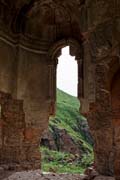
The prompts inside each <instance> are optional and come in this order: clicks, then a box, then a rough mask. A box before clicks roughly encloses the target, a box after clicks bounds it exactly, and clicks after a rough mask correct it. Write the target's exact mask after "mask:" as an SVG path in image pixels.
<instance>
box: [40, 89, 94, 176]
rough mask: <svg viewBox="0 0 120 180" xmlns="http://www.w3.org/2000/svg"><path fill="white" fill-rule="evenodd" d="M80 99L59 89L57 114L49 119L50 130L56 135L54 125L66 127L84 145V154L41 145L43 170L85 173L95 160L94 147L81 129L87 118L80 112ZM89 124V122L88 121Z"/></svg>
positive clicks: (73, 137) (77, 141)
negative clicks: (60, 150)
mask: <svg viewBox="0 0 120 180" xmlns="http://www.w3.org/2000/svg"><path fill="white" fill-rule="evenodd" d="M79 107H80V103H79V101H78V99H77V98H76V97H74V96H71V95H69V94H67V93H65V92H63V91H61V90H59V89H58V90H57V108H56V116H55V117H51V118H50V121H49V130H50V131H51V132H52V134H53V135H54V136H55V135H56V134H55V132H54V127H56V128H58V129H65V130H66V131H67V133H68V134H69V135H70V136H71V138H72V139H73V140H74V142H75V143H77V144H78V145H80V148H81V146H82V156H81V155H77V157H76V155H73V154H70V153H65V152H59V151H53V150H50V149H48V148H47V147H41V152H42V169H43V171H46V172H48V171H53V172H57V173H66V172H67V173H83V172H84V170H85V169H86V168H87V167H88V166H90V164H91V163H92V162H93V159H94V158H93V147H92V144H91V142H89V141H87V140H86V138H85V136H84V133H83V132H82V131H81V127H80V126H81V122H86V119H85V118H84V117H83V116H82V115H81V114H80V112H79ZM86 124H87V123H86Z"/></svg>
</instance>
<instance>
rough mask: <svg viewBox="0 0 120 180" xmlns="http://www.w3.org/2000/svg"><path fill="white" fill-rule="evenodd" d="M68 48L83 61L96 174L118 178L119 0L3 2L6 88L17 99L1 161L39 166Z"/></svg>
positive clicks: (1, 53) (0, 35) (0, 58)
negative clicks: (63, 52)
mask: <svg viewBox="0 0 120 180" xmlns="http://www.w3.org/2000/svg"><path fill="white" fill-rule="evenodd" d="M61 39H63V40H61ZM73 39H74V40H73ZM76 42H77V43H76ZM67 45H70V53H71V54H72V55H74V56H76V59H77V60H78V81H79V82H78V91H79V92H78V96H79V99H81V102H82V108H81V109H82V110H84V113H85V115H87V117H88V122H89V126H90V129H91V133H92V136H93V139H94V144H95V145H94V153H95V166H96V169H97V170H98V172H99V173H101V174H104V175H115V176H116V178H117V177H118V178H119V176H120V171H119V169H120V154H119V151H120V141H119V136H120V134H119V125H120V123H119V117H118V118H117V120H116V118H115V117H114V115H115V114H114V113H113V111H112V103H111V99H112V96H113V95H114V94H112V93H111V88H112V87H111V86H112V85H113V84H112V80H113V77H114V75H115V74H116V73H117V72H118V71H119V69H120V64H119V57H120V1H115V0H107V1H106V0H101V1H96V0H86V1H83V0H62V1H59V0H58V1H56V0H46V1H39V0H32V1H27V0H16V1H15V0H13V1H10V0H0V90H1V92H2V93H3V94H4V93H9V94H10V96H12V97H15V99H16V101H14V100H13V99H10V102H9V103H8V102H7V103H5V104H6V107H7V109H8V110H6V111H5V112H4V110H3V113H2V115H4V118H3V119H2V120H0V121H1V122H0V152H1V153H0V160H1V161H4V162H6V164H8V163H9V162H14V161H16V162H17V163H18V164H19V165H21V166H22V167H23V168H24V169H26V168H28V169H32V168H38V166H39V161H40V157H39V154H38V151H37V149H38V146H39V141H40V139H41V136H42V133H43V131H44V130H45V129H46V128H47V126H48V120H49V115H52V114H54V113H55V101H56V94H55V93H56V90H55V89H56V66H57V57H58V56H59V55H60V50H61V48H62V47H64V46H67ZM117 83H119V82H117ZM117 87H118V89H117V91H116V93H117V95H118V96H119V93H118V92H119V91H120V90H119V86H117ZM19 99H21V100H22V101H23V109H24V110H23V109H21V105H20V104H19V103H18V101H19ZM113 99H114V98H113ZM117 99H118V100H119V97H118V98H117ZM5 101H7V100H6V98H5ZM1 102H3V101H1ZM14 103H15V107H14ZM16 103H18V104H19V105H20V106H19V105H18V104H16ZM1 105H2V104H1ZM118 105H119V102H118V103H117V104H115V106H118ZM2 106H3V105H2ZM17 107H18V108H20V109H19V110H18V111H16V112H14V108H15V109H16V108H17ZM4 108H5V107H4ZM116 108H117V107H115V109H116ZM11 112H12V113H11ZM23 112H24V113H25V119H24V118H23V117H22V113H23ZM118 115H119V114H118ZM115 116H116V115H115ZM113 119H114V123H113ZM14 121H15V123H13V122H14ZM3 122H5V123H6V124H7V125H6V126H5V127H4V128H3V127H2V126H3V125H1V124H3ZM19 123H20V124H19ZM24 123H25V132H24V138H25V140H23V139H24V138H23V135H21V134H22V131H23V129H24V128H23V127H22V126H21V125H23V124H24ZM116 125H117V128H116V127H114V126H116ZM5 128H6V130H5ZM3 129H4V130H5V134H4V133H3V132H2V131H3ZM20 129H22V130H21V131H19V130H20ZM9 136H11V138H8V137H9ZM13 136H14V137H13ZM3 137H4V138H3ZM114 140H115V141H114ZM3 142H4V144H6V146H4V148H3V144H2V143H3ZM10 142H11V143H10ZM10 144H12V145H13V146H11V145H10ZM15 146H16V148H14V147H15ZM23 147H24V148H23ZM3 149H4V151H3ZM19 152H24V153H23V154H22V156H20V155H19V154H20V153H19ZM25 156H26V157H25ZM22 158H23V159H22ZM24 159H27V162H28V163H27V162H26V161H24ZM16 162H15V163H16Z"/></svg>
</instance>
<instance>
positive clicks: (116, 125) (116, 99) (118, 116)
mask: <svg viewBox="0 0 120 180" xmlns="http://www.w3.org/2000/svg"><path fill="white" fill-rule="evenodd" d="M111 97H112V114H113V116H112V123H113V131H114V133H113V134H114V137H113V140H114V142H113V143H114V154H115V157H114V173H115V175H116V176H119V177H120V170H119V167H120V160H119V156H120V139H119V137H120V70H119V71H118V72H117V73H116V74H115V76H114V78H113V81H112V86H111Z"/></svg>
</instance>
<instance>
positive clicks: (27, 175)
mask: <svg viewBox="0 0 120 180" xmlns="http://www.w3.org/2000/svg"><path fill="white" fill-rule="evenodd" d="M0 180H115V178H113V177H105V176H99V175H97V176H96V177H90V176H87V175H79V174H56V173H43V172H41V171H40V170H35V171H22V172H14V171H4V170H2V169H0Z"/></svg>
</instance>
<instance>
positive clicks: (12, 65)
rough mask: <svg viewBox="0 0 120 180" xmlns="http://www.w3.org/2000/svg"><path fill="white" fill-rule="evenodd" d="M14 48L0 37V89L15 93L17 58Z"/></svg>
mask: <svg viewBox="0 0 120 180" xmlns="http://www.w3.org/2000/svg"><path fill="white" fill-rule="evenodd" d="M16 56H17V54H16V48H15V46H14V45H11V44H9V43H7V42H5V39H4V38H3V37H0V90H1V91H3V92H9V93H11V94H13V95H14V96H15V95H16V82H17V76H16V75H17V58H16Z"/></svg>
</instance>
